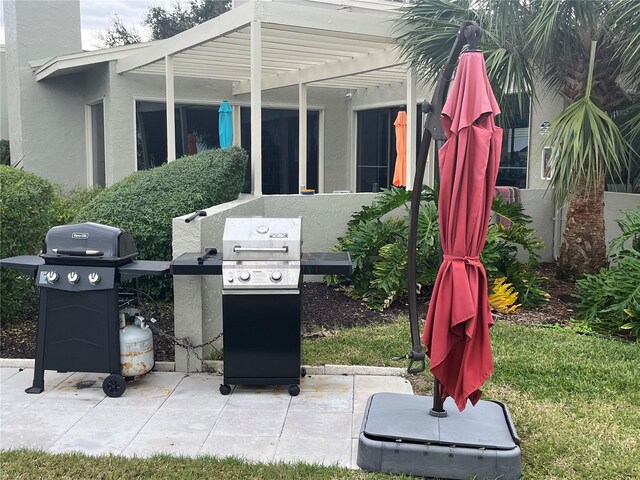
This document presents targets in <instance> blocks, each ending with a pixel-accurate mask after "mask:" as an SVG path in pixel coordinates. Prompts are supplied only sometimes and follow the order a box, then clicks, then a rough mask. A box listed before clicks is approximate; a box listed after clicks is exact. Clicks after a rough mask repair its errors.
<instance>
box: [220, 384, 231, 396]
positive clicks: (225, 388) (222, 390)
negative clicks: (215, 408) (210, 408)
mask: <svg viewBox="0 0 640 480" xmlns="http://www.w3.org/2000/svg"><path fill="white" fill-rule="evenodd" d="M220 393H221V394H222V395H229V394H230V393H231V386H229V385H226V384H224V385H220Z"/></svg>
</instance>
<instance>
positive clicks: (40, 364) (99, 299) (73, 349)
mask: <svg viewBox="0 0 640 480" xmlns="http://www.w3.org/2000/svg"><path fill="white" fill-rule="evenodd" d="M137 253H138V251H137V248H136V244H135V241H134V240H133V237H132V236H131V235H130V234H129V233H127V232H126V231H124V230H121V229H119V228H115V227H110V226H107V225H100V224H97V223H79V224H74V225H62V226H58V227H53V228H52V229H51V230H49V232H48V233H47V235H46V238H45V241H44V253H42V255H40V256H34V255H25V256H20V257H11V258H5V259H2V260H0V267H11V268H15V269H16V270H18V271H20V272H22V273H27V274H30V275H32V276H34V277H35V283H36V285H37V286H38V287H40V313H39V318H38V335H37V345H36V362H35V370H34V378H33V386H32V387H30V388H28V389H27V390H26V391H27V393H41V392H42V391H43V390H44V370H58V371H64V372H67V371H72V372H95V373H109V374H110V375H109V376H108V377H107V378H106V379H105V382H104V383H103V389H104V391H105V393H106V394H107V395H109V396H112V397H117V396H120V395H122V393H123V392H124V390H125V388H126V384H125V381H124V378H123V377H122V376H121V375H120V373H121V365H120V362H121V359H120V319H119V312H120V308H119V301H118V300H119V298H118V292H119V284H120V282H121V281H122V280H128V279H134V278H137V277H140V276H142V275H162V274H165V273H167V272H168V271H169V262H155V261H134V260H133V258H134V257H135V256H136V255H137Z"/></svg>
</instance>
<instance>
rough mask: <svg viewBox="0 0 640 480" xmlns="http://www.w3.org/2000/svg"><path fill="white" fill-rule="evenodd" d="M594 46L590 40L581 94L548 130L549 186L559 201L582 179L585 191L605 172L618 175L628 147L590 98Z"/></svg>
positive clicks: (615, 127)
mask: <svg viewBox="0 0 640 480" xmlns="http://www.w3.org/2000/svg"><path fill="white" fill-rule="evenodd" d="M595 48H596V46H595V42H593V44H592V49H591V55H590V57H591V58H590V64H589V76H588V80H587V91H586V94H585V96H584V97H582V98H580V99H579V100H577V101H575V102H574V103H572V104H571V105H569V107H567V108H566V109H565V110H564V111H563V112H562V113H561V114H560V115H559V116H558V117H557V118H556V119H555V120H554V121H553V123H552V124H551V128H550V130H549V143H550V145H551V146H552V147H553V148H555V149H556V151H557V156H556V158H555V159H554V161H555V172H554V175H553V177H552V179H551V186H552V187H554V188H555V195H556V199H557V200H558V201H559V202H560V203H563V202H564V201H565V200H566V199H567V197H568V195H569V193H570V192H571V191H572V190H573V189H574V188H575V187H576V185H577V184H578V182H580V181H581V180H582V179H586V182H587V192H589V191H590V190H591V189H594V187H595V186H596V185H597V184H598V183H599V182H603V181H604V175H605V173H608V174H609V175H610V176H611V177H613V178H620V171H621V170H622V165H623V163H624V162H625V160H626V158H627V154H628V151H629V144H628V143H627V141H626V140H625V138H624V137H623V136H622V134H621V133H620V129H619V128H618V126H617V125H616V124H615V122H614V121H613V120H611V118H610V117H609V116H608V115H607V114H606V113H605V112H604V111H603V110H602V109H601V108H600V107H599V106H598V105H596V104H595V102H594V101H593V100H592V99H591V86H592V80H593V64H594V61H595Z"/></svg>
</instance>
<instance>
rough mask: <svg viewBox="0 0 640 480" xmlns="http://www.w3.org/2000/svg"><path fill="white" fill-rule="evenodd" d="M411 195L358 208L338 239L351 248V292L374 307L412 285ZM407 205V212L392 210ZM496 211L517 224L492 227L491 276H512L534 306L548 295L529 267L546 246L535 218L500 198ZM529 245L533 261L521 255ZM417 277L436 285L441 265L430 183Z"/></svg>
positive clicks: (383, 197)
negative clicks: (409, 281) (536, 233)
mask: <svg viewBox="0 0 640 480" xmlns="http://www.w3.org/2000/svg"><path fill="white" fill-rule="evenodd" d="M410 197H411V193H410V192H406V191H405V190H403V189H398V188H391V189H385V190H383V191H382V192H381V193H380V194H379V195H377V196H376V198H375V200H374V201H373V203H372V205H371V206H365V207H363V208H362V210H360V211H359V212H356V213H355V214H354V215H353V216H352V219H351V220H350V221H349V223H348V230H347V233H346V234H345V236H344V237H341V238H339V239H338V243H337V245H336V247H335V248H336V250H339V251H346V252H349V254H350V256H351V260H352V262H353V274H352V275H351V276H349V277H348V283H350V285H349V287H348V293H349V295H350V296H352V297H354V298H358V299H362V300H363V301H364V303H365V304H366V305H367V306H368V307H369V308H372V309H378V310H382V309H384V308H387V307H388V306H390V305H391V304H392V303H393V301H394V300H395V299H396V298H398V297H400V296H402V295H405V294H406V293H407V291H408V286H407V258H408V248H407V243H408V242H407V235H408V226H409V209H408V202H409V201H410ZM398 208H401V209H403V211H404V212H403V214H401V215H397V214H391V212H392V211H393V210H396V209H398ZM494 210H495V211H496V213H499V214H500V215H501V216H503V217H505V218H507V219H509V220H511V221H512V222H513V225H512V226H511V227H510V228H505V227H504V226H503V225H491V226H490V227H489V233H488V234H487V244H486V246H485V250H484V251H483V255H482V261H483V263H484V264H485V268H486V269H487V274H488V275H489V276H490V277H491V278H499V277H507V281H508V282H509V283H511V284H513V286H514V287H515V288H516V290H518V303H522V304H523V305H525V306H531V305H535V304H537V303H539V302H540V301H541V300H542V299H544V298H545V297H546V293H545V292H544V291H543V290H542V288H541V279H540V278H538V277H537V276H536V275H535V274H533V273H531V272H530V270H529V267H530V266H531V265H533V264H535V263H536V262H537V259H538V256H537V251H538V250H539V249H541V248H542V243H541V241H540V240H539V239H537V238H535V237H534V236H533V233H534V232H533V230H532V229H529V228H527V224H528V223H529V222H530V221H531V218H530V217H528V216H527V215H525V214H524V213H523V211H522V206H521V205H519V204H506V203H505V202H504V201H503V200H502V199H501V198H499V197H496V199H494ZM519 248H520V249H524V250H525V251H526V252H527V253H528V255H529V259H528V261H527V262H525V263H522V262H520V261H519V260H518V259H517V257H516V256H517V253H518V249H519ZM416 253H417V255H416V262H417V264H416V269H417V275H416V280H417V283H418V288H421V289H422V288H424V287H427V286H431V285H433V283H434V282H435V278H436V275H437V272H438V267H439V266H440V231H439V227H438V208H437V197H436V192H435V191H434V190H432V189H430V188H429V187H426V186H425V187H424V188H423V191H422V200H421V207H420V212H419V218H418V245H417V252H416ZM344 280H345V277H339V276H327V277H326V281H327V284H328V285H338V284H340V283H342V282H344Z"/></svg>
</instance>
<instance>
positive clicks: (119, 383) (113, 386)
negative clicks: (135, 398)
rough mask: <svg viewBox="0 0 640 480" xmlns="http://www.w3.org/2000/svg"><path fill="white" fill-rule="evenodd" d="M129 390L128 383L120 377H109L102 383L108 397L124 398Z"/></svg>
mask: <svg viewBox="0 0 640 480" xmlns="http://www.w3.org/2000/svg"><path fill="white" fill-rule="evenodd" d="M126 388H127V382H126V381H125V379H124V378H123V377H122V376H120V375H109V376H108V377H107V378H105V379H104V381H103V382H102V390H103V391H104V393H105V394H106V395H107V397H111V398H117V397H120V396H122V394H123V393H124V391H125V390H126Z"/></svg>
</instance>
